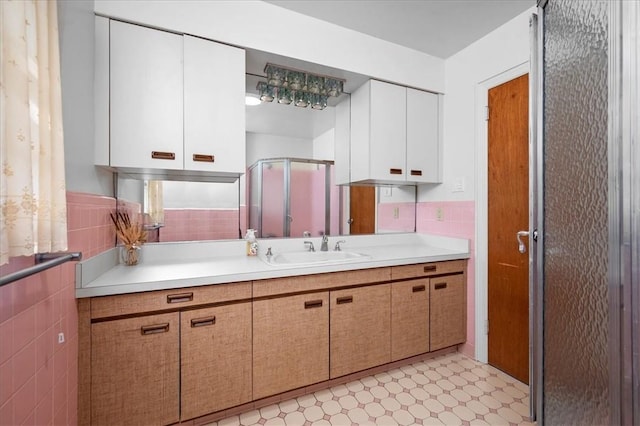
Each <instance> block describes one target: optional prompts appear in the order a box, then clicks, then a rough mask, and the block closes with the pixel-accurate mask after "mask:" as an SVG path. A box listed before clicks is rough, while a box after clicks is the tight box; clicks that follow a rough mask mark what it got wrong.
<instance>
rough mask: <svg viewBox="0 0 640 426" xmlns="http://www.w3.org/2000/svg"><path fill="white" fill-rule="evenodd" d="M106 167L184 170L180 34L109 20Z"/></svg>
mask: <svg viewBox="0 0 640 426" xmlns="http://www.w3.org/2000/svg"><path fill="white" fill-rule="evenodd" d="M110 56H111V57H110V102H111V105H110V145H111V146H110V156H111V158H110V164H111V166H116V167H139V168H140V167H142V168H144V167H148V168H158V169H182V167H183V150H182V141H183V136H182V132H183V126H182V112H183V107H182V93H183V85H182V80H183V73H182V36H180V35H176V34H172V33H168V32H164V31H158V30H152V29H149V28H144V27H141V26H137V25H131V24H125V23H122V22H118V21H111V34H110Z"/></svg>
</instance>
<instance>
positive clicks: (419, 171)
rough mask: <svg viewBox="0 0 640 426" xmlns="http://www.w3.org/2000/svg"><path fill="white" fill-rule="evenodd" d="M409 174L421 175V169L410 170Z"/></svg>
mask: <svg viewBox="0 0 640 426" xmlns="http://www.w3.org/2000/svg"><path fill="white" fill-rule="evenodd" d="M411 176H422V170H411Z"/></svg>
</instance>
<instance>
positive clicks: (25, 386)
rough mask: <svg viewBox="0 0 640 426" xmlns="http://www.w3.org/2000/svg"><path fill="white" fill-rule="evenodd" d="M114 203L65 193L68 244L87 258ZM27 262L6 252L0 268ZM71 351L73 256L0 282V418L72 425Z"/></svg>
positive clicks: (74, 372) (101, 245) (102, 245)
mask: <svg viewBox="0 0 640 426" xmlns="http://www.w3.org/2000/svg"><path fill="white" fill-rule="evenodd" d="M114 209H115V200H114V199H113V198H108V197H100V196H95V195H90V194H81V193H73V192H68V193H67V220H68V238H69V250H70V251H81V252H82V254H83V258H84V259H87V258H89V257H92V256H95V255H96V254H98V253H101V252H103V251H105V250H107V249H109V248H111V247H113V246H114V243H115V233H114V232H113V228H112V226H111V221H110V219H109V212H112V211H113V210H114ZM31 265H33V258H32V257H16V258H12V259H11V260H10V262H9V264H7V265H2V266H0V274H2V275H5V274H8V273H11V272H14V271H17V270H20V269H23V268H25V267H28V266H31ZM58 333H64V337H65V341H64V343H61V344H59V343H58ZM77 358H78V318H77V309H76V299H75V263H74V262H69V263H66V264H64V265H61V266H58V267H55V268H52V269H49V270H47V271H45V272H42V273H40V274H37V275H33V276H31V277H28V278H24V279H22V280H20V281H16V282H14V283H12V284H9V285H6V286H4V287H0V425H20V424H31V425H48V424H55V425H75V424H77V394H78V361H77Z"/></svg>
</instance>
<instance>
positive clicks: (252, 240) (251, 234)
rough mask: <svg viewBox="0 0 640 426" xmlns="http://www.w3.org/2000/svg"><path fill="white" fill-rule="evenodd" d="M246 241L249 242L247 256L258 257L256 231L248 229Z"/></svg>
mask: <svg viewBox="0 0 640 426" xmlns="http://www.w3.org/2000/svg"><path fill="white" fill-rule="evenodd" d="M244 239H245V240H246V241H247V256H257V255H258V240H257V239H256V230H255V229H247V233H246V235H245V236H244Z"/></svg>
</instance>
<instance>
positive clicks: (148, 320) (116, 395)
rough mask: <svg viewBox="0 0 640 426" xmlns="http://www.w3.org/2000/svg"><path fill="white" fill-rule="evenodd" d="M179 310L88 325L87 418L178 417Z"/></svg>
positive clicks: (156, 420)
mask: <svg viewBox="0 0 640 426" xmlns="http://www.w3.org/2000/svg"><path fill="white" fill-rule="evenodd" d="M178 327H179V322H178V313H177V312H174V313H170V314H160V315H149V316H144V317H139V318H130V319H122V320H115V321H105V322H99V323H96V324H92V325H91V424H92V425H115V424H118V425H142V424H144V425H166V424H170V423H175V422H177V421H178V420H179V397H178V395H179V386H180V383H179V382H180V365H179V350H180V347H179V341H178V340H179V335H180V332H179V329H178Z"/></svg>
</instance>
